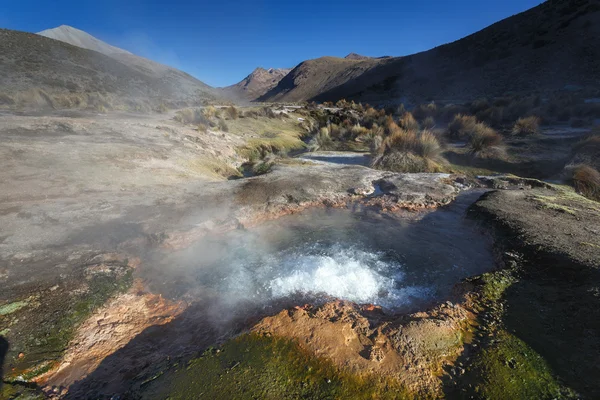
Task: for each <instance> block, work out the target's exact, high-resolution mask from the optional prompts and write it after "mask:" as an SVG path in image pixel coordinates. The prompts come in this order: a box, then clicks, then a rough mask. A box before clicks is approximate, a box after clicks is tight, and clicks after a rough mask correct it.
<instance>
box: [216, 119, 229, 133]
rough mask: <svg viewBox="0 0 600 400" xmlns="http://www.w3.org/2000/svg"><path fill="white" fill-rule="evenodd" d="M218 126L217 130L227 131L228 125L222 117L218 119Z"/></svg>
mask: <svg viewBox="0 0 600 400" xmlns="http://www.w3.org/2000/svg"><path fill="white" fill-rule="evenodd" d="M218 127H219V130H221V131H223V132H229V125H227V123H226V122H225V121H224V120H222V119H219V122H218Z"/></svg>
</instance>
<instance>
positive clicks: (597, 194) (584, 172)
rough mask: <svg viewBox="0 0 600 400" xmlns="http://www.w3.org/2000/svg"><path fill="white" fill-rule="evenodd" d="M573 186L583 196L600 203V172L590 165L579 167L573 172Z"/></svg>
mask: <svg viewBox="0 0 600 400" xmlns="http://www.w3.org/2000/svg"><path fill="white" fill-rule="evenodd" d="M572 179H573V186H574V187H575V190H577V192H578V193H580V194H581V195H583V196H585V197H587V198H589V199H592V200H596V201H600V172H598V171H597V170H595V169H594V168H592V167H590V166H589V165H579V166H577V167H576V168H575V169H574V170H573V178H572Z"/></svg>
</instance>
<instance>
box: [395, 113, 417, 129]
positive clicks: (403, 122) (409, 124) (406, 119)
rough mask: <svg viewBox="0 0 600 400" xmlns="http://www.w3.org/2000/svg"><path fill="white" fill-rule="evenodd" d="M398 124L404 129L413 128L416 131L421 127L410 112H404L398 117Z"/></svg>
mask: <svg viewBox="0 0 600 400" xmlns="http://www.w3.org/2000/svg"><path fill="white" fill-rule="evenodd" d="M399 125H400V127H401V128H402V129H406V130H409V131H410V130H414V131H418V130H419V129H421V127H420V126H419V123H418V122H417V120H416V119H415V117H414V116H413V115H412V113H410V112H405V113H404V114H403V115H402V117H400V121H399Z"/></svg>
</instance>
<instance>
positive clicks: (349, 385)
mask: <svg viewBox="0 0 600 400" xmlns="http://www.w3.org/2000/svg"><path fill="white" fill-rule="evenodd" d="M143 397H144V398H148V399H150V398H169V399H172V400H175V399H197V398H206V399H216V398H230V399H233V398H235V399H256V398H260V399H277V400H279V399H348V398H351V399H409V398H414V396H411V395H410V394H409V393H408V391H407V390H406V389H405V388H403V387H402V386H401V385H400V384H399V383H398V382H397V381H393V380H391V379H385V378H383V377H374V376H359V375H354V374H351V373H348V372H343V371H340V370H339V369H338V368H336V367H335V366H334V365H333V364H332V363H330V362H328V361H326V360H323V359H320V358H317V357H315V356H313V355H311V354H309V353H308V352H306V351H304V350H303V349H301V348H300V347H299V346H298V344H297V343H296V342H293V341H291V340H289V339H283V338H276V337H270V336H263V335H258V334H254V333H251V334H244V335H242V336H239V337H237V338H235V339H232V340H230V341H228V342H226V343H225V344H224V345H223V347H221V348H220V349H218V350H209V351H207V352H206V353H205V354H204V355H203V356H202V357H200V358H197V359H195V360H193V361H191V362H190V363H189V364H188V365H187V366H186V367H182V368H180V369H178V370H175V371H168V372H167V373H165V374H164V375H162V376H161V377H159V378H158V379H156V380H154V381H153V382H152V383H150V384H149V385H148V390H146V391H145V393H144V395H143Z"/></svg>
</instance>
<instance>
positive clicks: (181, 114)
mask: <svg viewBox="0 0 600 400" xmlns="http://www.w3.org/2000/svg"><path fill="white" fill-rule="evenodd" d="M213 108H214V107H213ZM205 110H206V109H199V108H186V109H183V110H180V111H177V112H176V113H175V116H174V117H173V119H174V120H175V121H177V122H181V123H182V124H204V125H210V119H209V118H207V117H206V112H205Z"/></svg>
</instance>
